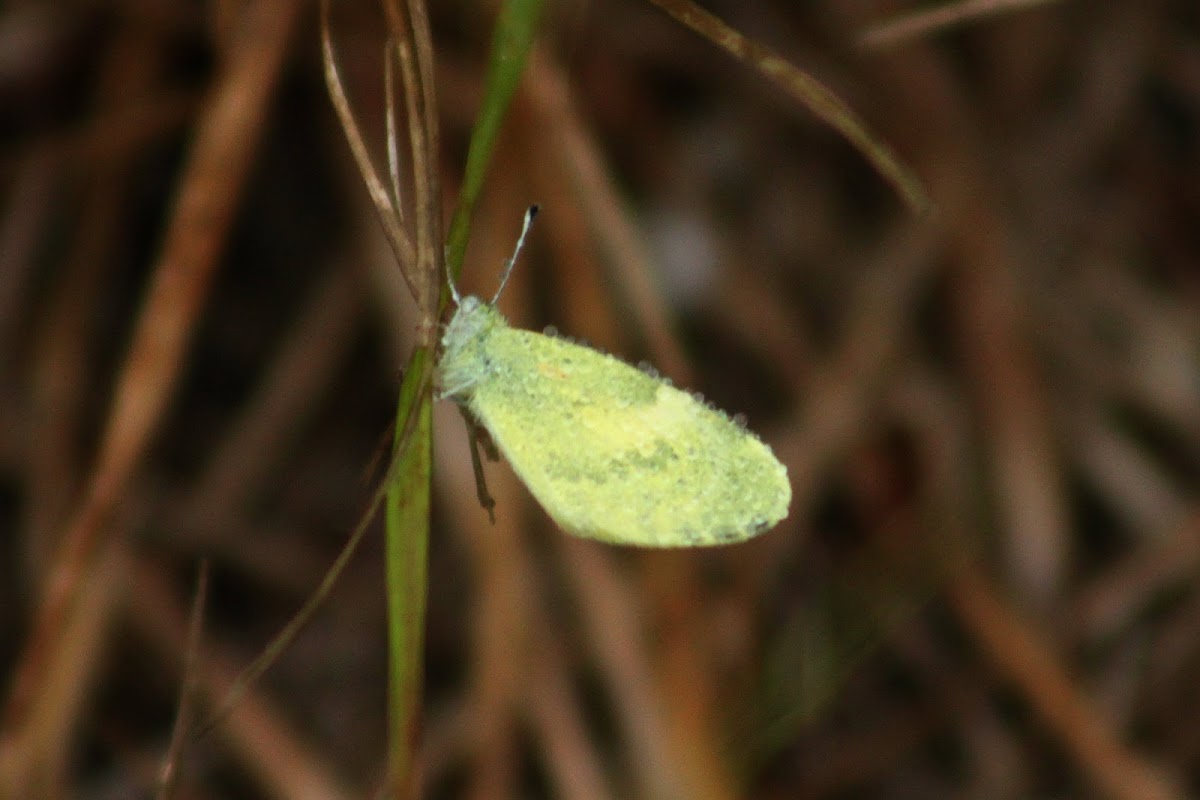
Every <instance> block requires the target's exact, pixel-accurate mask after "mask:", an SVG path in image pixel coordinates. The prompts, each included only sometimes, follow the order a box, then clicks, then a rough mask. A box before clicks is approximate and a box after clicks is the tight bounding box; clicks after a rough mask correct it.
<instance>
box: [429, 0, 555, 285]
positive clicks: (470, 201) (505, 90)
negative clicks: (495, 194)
mask: <svg viewBox="0 0 1200 800" xmlns="http://www.w3.org/2000/svg"><path fill="white" fill-rule="evenodd" d="M541 10H542V0H510V2H508V3H505V5H504V8H502V9H501V10H500V15H499V16H498V17H497V18H496V30H495V32H494V33H493V34H492V50H491V55H490V57H489V59H488V71H487V76H486V78H485V82H484V96H483V104H482V105H481V106H480V108H479V118H478V119H477V120H476V121H475V128H474V130H472V131H471V144H470V146H469V148H468V149H467V166H466V170H465V171H464V173H463V184H462V189H461V190H460V191H459V194H458V205H457V206H456V207H455V209H454V218H453V219H452V220H451V221H450V234H449V236H448V239H447V244H446V269H447V270H449V271H450V275H451V277H452V278H453V279H454V280H455V281H457V280H458V276H459V273H460V272H461V271H462V263H463V259H464V258H465V257H466V253H467V242H468V241H469V240H470V229H471V213H472V211H474V209H475V203H476V201H477V200H478V199H479V194H480V192H481V191H482V190H483V179H484V177H485V176H486V175H487V169H488V165H489V164H490V163H491V160H492V151H493V150H494V149H495V146H496V138H497V136H498V135H499V133H500V125H501V124H502V123H503V121H504V115H505V113H507V111H508V106H509V103H510V102H511V100H512V96H513V93H514V92H515V91H516V89H517V84H518V83H520V81H521V73H522V72H524V70H525V62H526V60H527V58H528V56H529V49H530V48H531V47H532V46H533V39H534V35H535V34H536V32H537V21H538V17H539V16H540V14H541ZM442 296H443V298H446V291H445V290H444V291H443V293H442Z"/></svg>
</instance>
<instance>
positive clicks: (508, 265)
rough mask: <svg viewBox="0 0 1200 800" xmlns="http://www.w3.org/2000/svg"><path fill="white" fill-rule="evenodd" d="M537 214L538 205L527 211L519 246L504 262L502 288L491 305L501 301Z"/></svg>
mask: <svg viewBox="0 0 1200 800" xmlns="http://www.w3.org/2000/svg"><path fill="white" fill-rule="evenodd" d="M537 213H538V206H537V203H534V204H533V205H531V206H530V207H529V209H528V210H526V212H525V222H524V224H522V225H521V235H520V236H518V237H517V246H516V247H514V248H513V254H512V257H511V258H509V259H508V261H506V262H504V273H503V274H502V275H501V276H500V286H499V287H498V288H497V289H496V294H495V296H493V297H492V302H491V303H489V305H493V306H494V305H496V301H497V300H499V299H500V293H501V292H503V291H504V285H505V284H506V283H508V276H509V275H512V270H513V264H516V263H517V256H519V255H520V254H521V248H522V247H524V245H525V235H526V234H528V233H529V229H530V228H531V227H532V226H533V218H534V217H536V216H537Z"/></svg>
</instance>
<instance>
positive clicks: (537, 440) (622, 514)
mask: <svg viewBox="0 0 1200 800" xmlns="http://www.w3.org/2000/svg"><path fill="white" fill-rule="evenodd" d="M483 349H484V352H485V358H486V361H487V363H488V370H487V371H488V376H487V377H486V378H484V379H482V380H480V381H479V382H478V383H477V384H476V385H475V386H474V387H473V388H472V391H471V393H470V395H469V397H468V399H467V406H468V409H469V410H470V411H471V413H472V415H473V416H474V417H475V419H476V420H477V421H478V422H479V423H480V424H481V425H483V426H484V427H485V428H487V429H488V431H489V432H490V433H491V435H492V439H493V440H494V441H495V443H496V445H497V447H498V448H499V449H500V451H501V452H502V453H503V454H504V456H505V458H506V460H507V461H508V462H509V464H511V465H512V468H513V470H514V471H515V472H516V473H517V475H518V476H519V477H520V478H521V479H522V480H523V481H524V482H525V485H526V486H528V487H529V490H530V491H531V492H532V493H533V495H534V497H536V498H537V499H538V501H539V502H540V503H541V504H542V506H543V507H544V508H545V509H546V511H547V512H548V513H549V514H550V516H551V517H552V518H553V519H554V520H555V521H556V522H557V523H558V524H559V525H560V526H561V527H562V528H563V529H564V530H566V531H568V532H570V533H573V534H575V535H577V536H584V537H588V538H593V539H600V540H603V541H607V542H613V543H619V544H632V545H642V546H647V547H683V546H697V545H715V544H725V543H730V542H737V541H741V540H743V539H748V538H750V537H752V536H754V535H755V534H757V533H761V532H762V531H765V530H767V529H768V528H770V527H771V526H772V525H774V524H775V523H777V522H778V521H779V520H781V519H782V518H783V517H784V516H786V514H787V508H788V504H789V502H790V500H791V487H790V485H789V484H788V481H787V473H786V470H785V469H784V467H783V465H782V464H780V463H779V462H778V461H777V460H776V459H775V457H774V455H772V453H771V451H770V449H768V448H767V446H766V445H764V444H763V443H762V442H760V441H759V440H758V439H757V438H755V436H754V435H753V434H751V433H749V432H747V431H746V430H744V429H743V428H741V427H739V426H738V425H737V424H735V423H734V422H733V421H731V420H730V419H729V418H727V417H726V416H724V415H723V414H721V413H720V412H718V411H715V410H713V409H712V408H709V407H708V406H706V405H705V404H704V403H703V402H700V401H698V400H697V399H695V398H693V397H692V396H691V395H689V394H687V393H685V392H681V391H679V390H678V389H675V388H674V387H672V386H668V385H667V384H666V383H665V382H663V381H662V380H660V379H657V378H654V377H652V376H650V375H647V374H645V373H643V372H641V371H640V370H637V369H635V368H634V367H631V366H629V365H628V364H626V363H624V362H622V361H620V360H618V359H616V358H613V357H612V356H608V355H605V354H603V353H600V352H597V351H595V350H592V349H591V348H588V347H583V346H580V345H576V344H573V343H571V342H568V341H565V340H562V339H557V338H554V337H550V336H544V335H542V334H539V333H534V332H532V331H524V330H519V329H514V328H508V327H504V328H499V329H497V330H495V331H492V332H491V333H490V334H489V335H488V336H487V339H486V342H484V343H483Z"/></svg>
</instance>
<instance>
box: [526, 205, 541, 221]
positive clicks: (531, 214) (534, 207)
mask: <svg viewBox="0 0 1200 800" xmlns="http://www.w3.org/2000/svg"><path fill="white" fill-rule="evenodd" d="M541 210H542V207H541V206H539V205H538V204H537V203H534V204H533V205H531V206H530V207H529V210H528V211H526V212H525V213H526V214H528V215H529V218H530V219H533V218H534V217H536V216H537V214H538V212H539V211H541Z"/></svg>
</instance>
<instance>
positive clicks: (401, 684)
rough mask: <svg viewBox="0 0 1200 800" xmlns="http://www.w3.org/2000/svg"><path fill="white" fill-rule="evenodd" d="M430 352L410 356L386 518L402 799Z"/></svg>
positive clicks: (395, 757) (418, 642)
mask: <svg viewBox="0 0 1200 800" xmlns="http://www.w3.org/2000/svg"><path fill="white" fill-rule="evenodd" d="M430 361H431V354H430V352H429V351H428V350H427V349H424V348H418V349H416V350H414V351H413V355H412V358H411V359H409V364H408V368H407V369H406V370H405V372H404V381H403V383H402V384H401V386H400V400H399V404H398V409H397V412H396V419H397V424H396V438H395V451H394V453H395V455H394V458H395V459H396V463H395V464H394V465H393V470H394V473H395V474H394V477H393V478H392V483H391V486H390V488H389V490H388V495H387V505H386V510H385V520H386V527H387V539H386V572H387V576H386V577H387V601H388V651H389V654H390V658H389V669H390V672H389V676H388V697H389V704H390V708H389V711H390V713H389V719H388V728H389V737H388V741H389V747H390V749H391V754H390V759H389V771H390V773H391V775H390V778H391V780H392V781H394V785H393V786H394V792H395V793H394V796H395V797H414V796H416V778H415V775H416V773H415V770H414V769H413V767H414V764H413V761H414V757H415V754H416V752H417V745H418V743H419V739H420V730H419V721H420V719H421V687H422V685H423V683H424V674H423V670H422V665H423V662H424V652H425V605H426V595H427V592H428V588H427V587H428V575H427V574H426V573H427V561H428V554H429V500H430V489H431V475H432V465H431V458H432V434H433V427H432V408H433V395H432V392H431V391H430V388H429V387H430V383H429V380H428V376H429V373H430V371H431V370H430V368H431V364H430Z"/></svg>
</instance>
